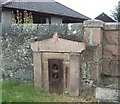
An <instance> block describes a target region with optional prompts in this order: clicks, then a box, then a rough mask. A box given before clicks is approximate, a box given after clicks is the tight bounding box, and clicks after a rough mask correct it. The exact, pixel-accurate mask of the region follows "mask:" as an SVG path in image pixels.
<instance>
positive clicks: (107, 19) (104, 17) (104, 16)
mask: <svg viewBox="0 0 120 104" xmlns="http://www.w3.org/2000/svg"><path fill="white" fill-rule="evenodd" d="M95 19H98V20H101V21H103V22H116V21H115V20H113V19H112V18H111V17H109V16H108V15H107V14H105V13H104V12H103V13H101V14H100V15H98V16H97V17H96V18H95Z"/></svg>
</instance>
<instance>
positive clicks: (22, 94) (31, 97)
mask: <svg viewBox="0 0 120 104" xmlns="http://www.w3.org/2000/svg"><path fill="white" fill-rule="evenodd" d="M82 101H85V100H84V99H80V98H72V97H69V96H67V95H57V94H53V93H48V92H46V91H44V90H41V89H38V88H35V87H34V86H33V84H32V83H23V82H17V81H3V83H2V102H82Z"/></svg>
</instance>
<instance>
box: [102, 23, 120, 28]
mask: <svg viewBox="0 0 120 104" xmlns="http://www.w3.org/2000/svg"><path fill="white" fill-rule="evenodd" d="M104 29H105V30H120V23H118V22H116V23H112V22H111V23H105V27H104Z"/></svg>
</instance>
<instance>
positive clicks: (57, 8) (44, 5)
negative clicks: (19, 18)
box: [2, 0, 90, 20]
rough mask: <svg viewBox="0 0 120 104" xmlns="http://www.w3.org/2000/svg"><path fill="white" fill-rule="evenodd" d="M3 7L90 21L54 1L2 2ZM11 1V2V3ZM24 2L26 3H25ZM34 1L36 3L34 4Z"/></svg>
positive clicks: (19, 0)
mask: <svg viewBox="0 0 120 104" xmlns="http://www.w3.org/2000/svg"><path fill="white" fill-rule="evenodd" d="M2 1H4V2H3V7H6V8H15V9H24V10H30V11H35V12H40V13H48V14H54V15H59V16H67V17H72V18H78V19H83V20H87V19H90V18H88V17H86V16H84V15H82V14H80V13H78V12H76V11H74V10H72V9H70V8H68V7H66V6H64V5H62V4H60V3H58V2H56V1H54V0H26V1H25V0H8V2H6V1H5V0H2ZM9 1H10V2H9ZM23 1H24V2H23ZM33 1H34V2H33Z"/></svg>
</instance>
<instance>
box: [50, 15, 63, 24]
mask: <svg viewBox="0 0 120 104" xmlns="http://www.w3.org/2000/svg"><path fill="white" fill-rule="evenodd" d="M51 24H62V18H59V17H51Z"/></svg>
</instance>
